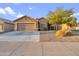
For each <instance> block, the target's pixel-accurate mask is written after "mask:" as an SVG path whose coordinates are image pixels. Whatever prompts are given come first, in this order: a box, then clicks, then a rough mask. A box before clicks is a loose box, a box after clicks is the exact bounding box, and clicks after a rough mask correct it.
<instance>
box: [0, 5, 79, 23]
mask: <svg viewBox="0 0 79 59" xmlns="http://www.w3.org/2000/svg"><path fill="white" fill-rule="evenodd" d="M57 7H63V8H64V9H69V8H73V10H74V12H75V13H74V15H73V16H75V17H77V21H78V22H79V20H78V19H79V4H78V3H0V17H1V18H6V19H10V20H15V19H16V18H19V17H21V16H23V15H27V16H31V17H34V18H40V17H46V16H47V14H48V13H49V11H55V10H56V9H57Z"/></svg>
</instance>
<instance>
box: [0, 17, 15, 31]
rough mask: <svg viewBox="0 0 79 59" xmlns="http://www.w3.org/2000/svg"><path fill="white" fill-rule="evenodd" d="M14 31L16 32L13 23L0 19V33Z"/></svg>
mask: <svg viewBox="0 0 79 59" xmlns="http://www.w3.org/2000/svg"><path fill="white" fill-rule="evenodd" d="M13 30H14V24H13V23H12V22H11V21H9V20H7V19H3V18H0V32H6V31H13Z"/></svg>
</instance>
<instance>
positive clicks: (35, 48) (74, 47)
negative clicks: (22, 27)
mask: <svg viewBox="0 0 79 59" xmlns="http://www.w3.org/2000/svg"><path fill="white" fill-rule="evenodd" d="M0 55H1V56H79V42H23V41H22V42H20V41H17V42H16V41H13V42H12V41H0Z"/></svg>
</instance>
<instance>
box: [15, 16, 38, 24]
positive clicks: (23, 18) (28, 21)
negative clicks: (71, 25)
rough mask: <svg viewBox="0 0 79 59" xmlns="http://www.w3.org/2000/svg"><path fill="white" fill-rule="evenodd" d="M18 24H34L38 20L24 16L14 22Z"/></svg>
mask: <svg viewBox="0 0 79 59" xmlns="http://www.w3.org/2000/svg"><path fill="white" fill-rule="evenodd" d="M16 22H19V23H20V22H22V23H34V22H36V19H33V18H31V17H28V16H23V17H21V18H18V19H16V20H15V21H14V23H16Z"/></svg>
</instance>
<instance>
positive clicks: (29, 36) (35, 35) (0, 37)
mask: <svg viewBox="0 0 79 59" xmlns="http://www.w3.org/2000/svg"><path fill="white" fill-rule="evenodd" d="M39 38H40V33H39V32H24V31H13V32H5V33H0V41H39Z"/></svg>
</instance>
